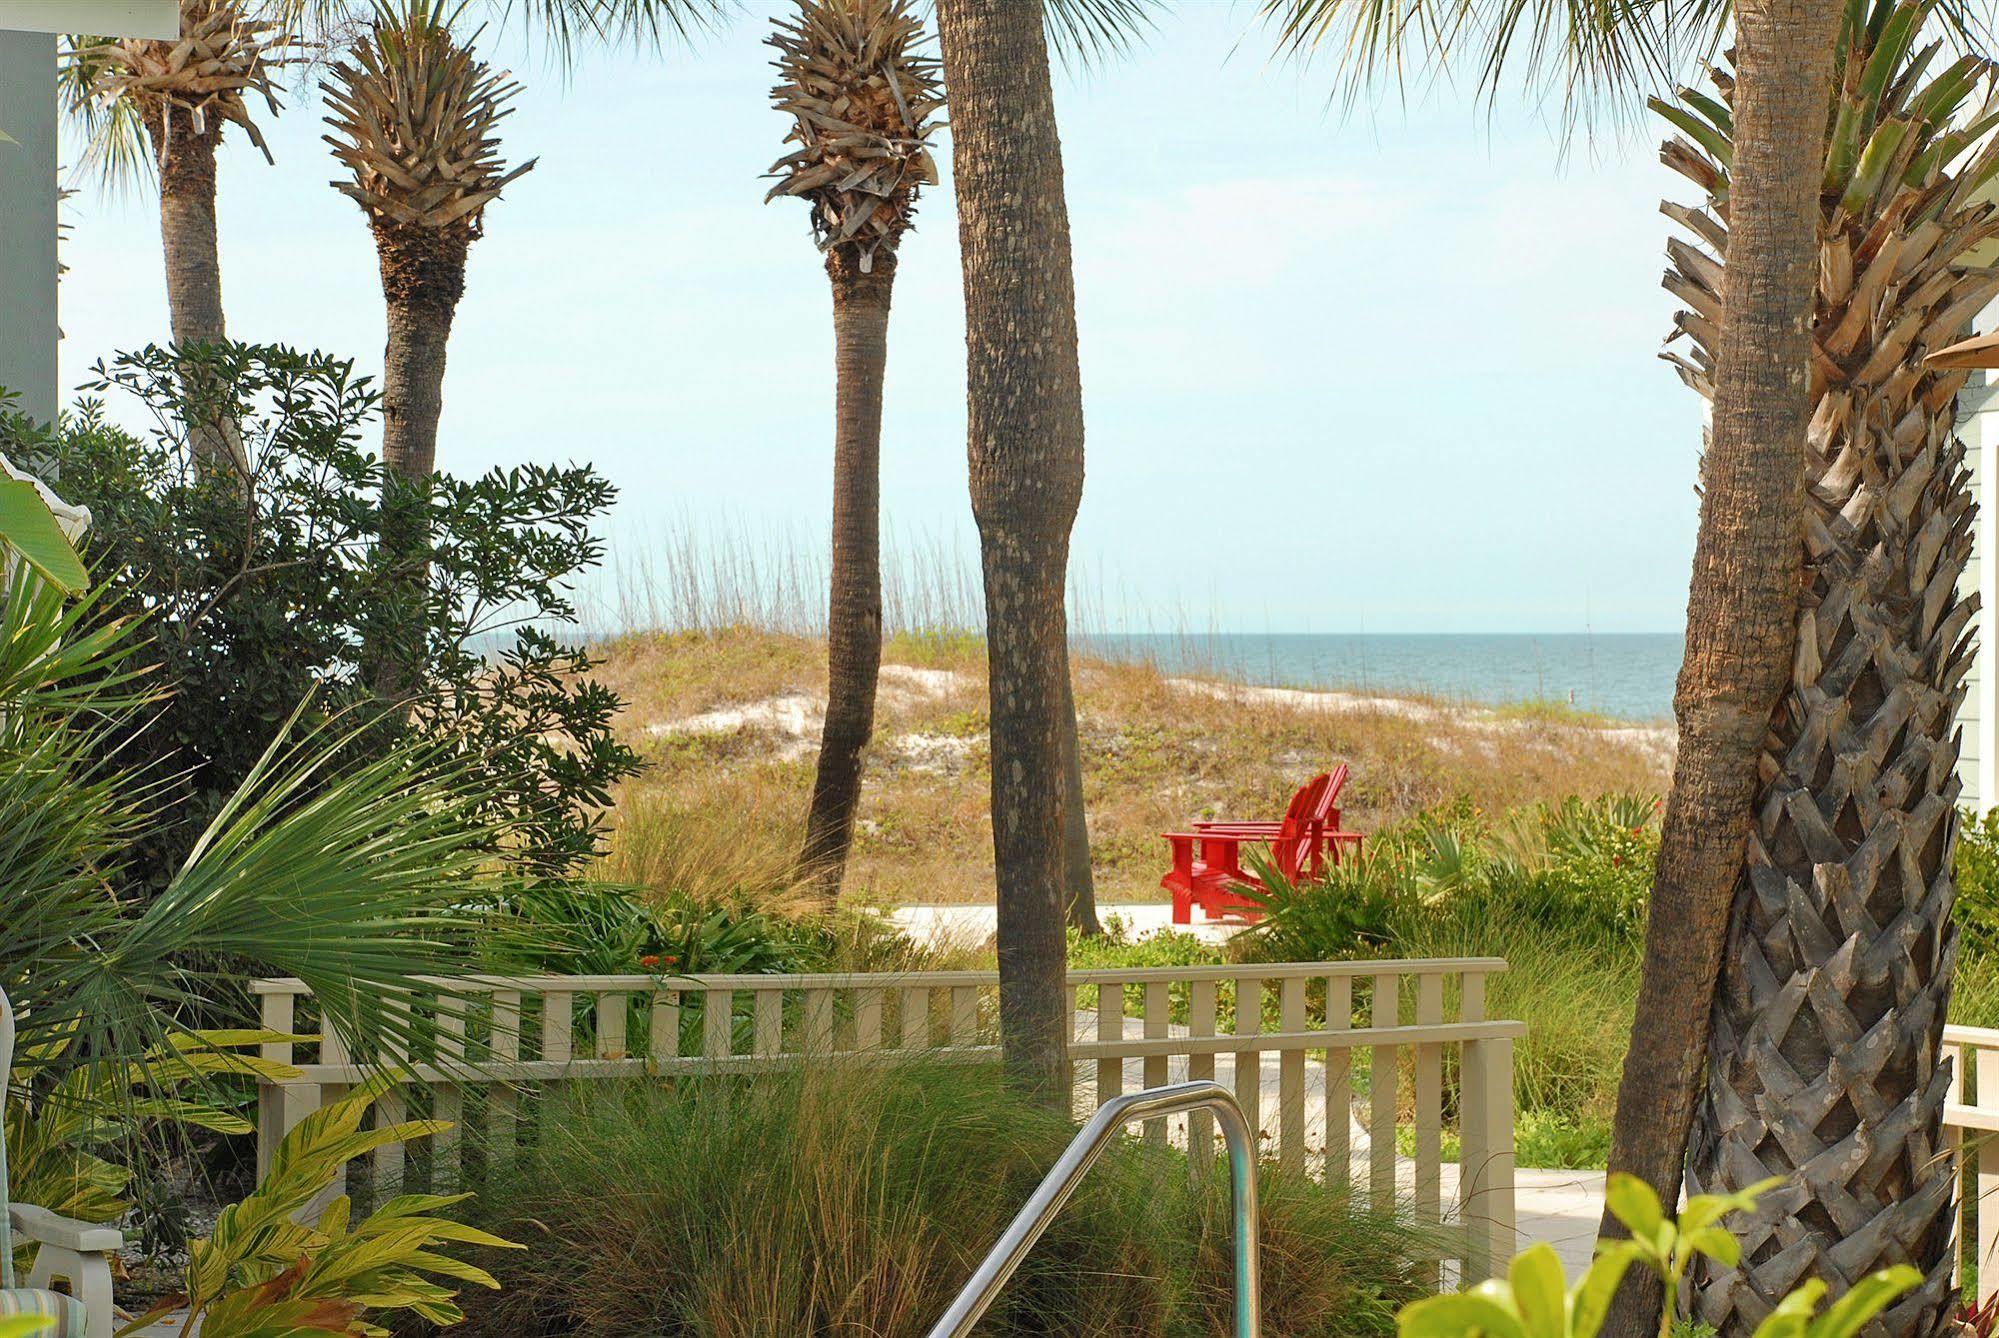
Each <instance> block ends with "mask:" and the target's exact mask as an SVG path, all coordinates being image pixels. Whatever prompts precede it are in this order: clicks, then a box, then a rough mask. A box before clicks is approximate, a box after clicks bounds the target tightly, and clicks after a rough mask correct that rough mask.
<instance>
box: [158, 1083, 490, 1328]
mask: <svg viewBox="0 0 1999 1338" xmlns="http://www.w3.org/2000/svg"><path fill="white" fill-rule="evenodd" d="M393 1085H394V1080H393V1079H392V1078H388V1077H378V1078H375V1079H371V1080H370V1081H369V1082H367V1083H366V1084H364V1085H363V1086H362V1087H361V1088H359V1089H358V1090H357V1091H355V1092H354V1093H353V1094H351V1095H349V1096H347V1097H344V1098H342V1099H341V1100H339V1101H336V1102H334V1103H333V1104H332V1105H329V1106H327V1107H325V1108H324V1109H321V1110H316V1111H314V1112H313V1113H312V1114H310V1115H308V1116H306V1117H305V1118H304V1119H303V1120H301V1121H300V1122H299V1124H298V1125H297V1127H295V1128H294V1129H293V1130H292V1131H291V1132H290V1133H288V1134H286V1135H285V1137H284V1141H283V1142H281V1143H280V1144H279V1145H278V1147H277V1149H276V1150H275V1152H274V1153H273V1154H272V1158H271V1169H270V1172H269V1173H268V1174H267V1175H266V1176H265V1177H264V1179H263V1181H262V1182H261V1183H260V1184H259V1185H258V1186H257V1188H256V1189H255V1190H254V1191H253V1192H252V1193H251V1194H250V1195H249V1196H248V1197H246V1198H244V1199H243V1201H242V1202H240V1203H235V1204H231V1205H230V1206H229V1207H227V1208H224V1209H223V1210H222V1212H221V1215H220V1216H218V1217H217V1218H216V1220H215V1227H214V1230H213V1231H211V1232H210V1233H209V1235H208V1236H207V1238H206V1239H203V1240H198V1241H196V1242H195V1243H194V1247H193V1249H192V1250H191V1251H190V1252H189V1255H188V1261H187V1271H186V1277H185V1284H186V1286H185V1290H184V1291H183V1292H182V1293H181V1294H180V1295H178V1296H171V1297H167V1298H166V1299H164V1300H163V1301H161V1302H160V1304H159V1306H158V1307H157V1308H156V1309H155V1310H154V1311H153V1313H152V1314H150V1315H148V1316H146V1317H145V1319H144V1320H141V1321H139V1324H140V1325H143V1324H144V1323H145V1321H146V1320H152V1319H157V1318H159V1317H160V1316H162V1315H164V1314H166V1313H167V1312H169V1311H170V1310H172V1309H174V1308H177V1307H181V1306H185V1307H186V1309H187V1316H186V1318H185V1319H184V1320H183V1321H181V1327H182V1331H183V1332H186V1333H192V1332H193V1331H194V1328H195V1325H196V1324H197V1323H199V1324H200V1325H201V1326H202V1328H203V1329H204V1330H205V1331H206V1332H208V1333H211V1334H216V1335H231V1334H236V1335H245V1336H246V1338H249V1336H252V1335H255V1336H258V1338H280V1336H281V1335H282V1336H283V1338H311V1336H312V1335H317V1334H326V1335H335V1336H336V1338H344V1336H346V1335H353V1336H354V1338H363V1336H364V1335H370V1334H381V1333H383V1332H385V1331H384V1330H382V1329H380V1328H379V1327H376V1326H375V1325H373V1324H371V1323H370V1322H369V1320H368V1318H367V1316H369V1315H370V1314H371V1313H372V1314H380V1313H383V1312H389V1311H406V1312H408V1313H409V1314H412V1315H415V1316H417V1317H419V1318H421V1319H424V1320H428V1321H430V1322H431V1323H433V1324H455V1323H457V1322H458V1321H459V1320H460V1319H462V1318H463V1317H464V1316H463V1314H462V1312H461V1311H460V1310H459V1308H458V1305H457V1301H456V1299H455V1295H454V1290H453V1288H451V1287H449V1286H446V1285H445V1284H443V1283H440V1282H435V1281H432V1280H431V1278H430V1277H429V1276H426V1275H433V1274H434V1275H435V1276H437V1277H440V1278H446V1279H449V1280H451V1281H454V1282H470V1283H474V1284H476V1285H478V1286H482V1287H493V1286H496V1285H497V1284H496V1283H495V1282H494V1281H493V1279H492V1277H491V1276H490V1275H489V1274H487V1273H486V1272H485V1270H483V1269H480V1268H477V1267H475V1266H474V1265H472V1264H469V1263H467V1262H465V1261H464V1260H462V1259H457V1258H453V1257H452V1256H451V1255H450V1254H449V1253H447V1251H449V1250H451V1249H452V1248H453V1247H455V1246H462V1245H477V1246H484V1247H487V1248H489V1249H519V1248H520V1247H519V1246H518V1245H515V1244H514V1243H513V1242H511V1241H506V1240H502V1239H501V1238H499V1237H498V1236H494V1235H492V1234H490V1233H488V1232H484V1231H480V1230H478V1229H477V1228H475V1227H470V1226H466V1225H464V1224H463V1223H461V1222H454V1221H452V1220H451V1219H449V1218H445V1217H440V1216H438V1215H437V1214H438V1213H439V1212H440V1211H442V1210H443V1209H446V1208H450V1207H452V1206H454V1205H456V1204H460V1203H463V1202H464V1201H465V1200H467V1199H469V1198H471V1197H472V1196H471V1195H470V1194H402V1195H397V1196H396V1197H394V1198H392V1199H390V1200H389V1201H388V1202H386V1203H384V1204H382V1205H381V1206H380V1207H379V1208H377V1209H375V1211H374V1212H372V1213H370V1214H369V1215H368V1216H367V1217H366V1218H364V1219H363V1220H361V1221H359V1222H356V1221H354V1220H352V1213H353V1203H352V1201H351V1200H349V1199H348V1197H347V1196H346V1195H345V1194H337V1195H335V1196H333V1198H332V1200H331V1201H330V1202H328V1203H327V1204H326V1206H325V1207H323V1208H321V1209H319V1211H318V1213H317V1215H316V1216H315V1217H314V1218H313V1219H312V1221H311V1222H310V1223H306V1222H301V1221H300V1220H298V1219H299V1217H300V1215H301V1214H303V1213H305V1212H306V1211H308V1210H309V1209H311V1208H312V1207H313V1205H314V1203H315V1201H317V1200H318V1199H319V1198H320V1196H321V1195H322V1194H324V1193H325V1192H326V1191H327V1189H328V1188H329V1187H330V1186H331V1185H332V1184H333V1181H334V1177H336V1176H337V1175H339V1173H340V1170H341V1168H342V1167H343V1166H345V1165H346V1164H347V1163H348V1161H350V1160H352V1159H353V1158H356V1157H363V1156H366V1155H367V1154H368V1153H369V1152H370V1151H372V1150H374V1149H375V1148H378V1147H383V1146H386V1145H388V1144H391V1143H404V1142H408V1141H410V1140H411V1139H416V1138H427V1137H430V1136H431V1135H433V1134H438V1133H442V1132H444V1131H445V1130H446V1129H449V1128H450V1127H451V1126H450V1124H449V1123H447V1122H444V1121H439V1120H407V1121H402V1122H398V1123H392V1124H379V1125H377V1126H376V1127H375V1128H372V1129H366V1130H364V1129H362V1128H361V1124H362V1121H363V1120H364V1119H365V1118H366V1117H367V1114H368V1111H369V1109H370V1108H371V1107H372V1106H373V1105H374V1104H375V1101H376V1099H377V1098H378V1097H380V1096H381V1095H382V1094H383V1093H384V1092H386V1091H388V1090H389V1089H390V1088H391V1087H392V1086H393Z"/></svg>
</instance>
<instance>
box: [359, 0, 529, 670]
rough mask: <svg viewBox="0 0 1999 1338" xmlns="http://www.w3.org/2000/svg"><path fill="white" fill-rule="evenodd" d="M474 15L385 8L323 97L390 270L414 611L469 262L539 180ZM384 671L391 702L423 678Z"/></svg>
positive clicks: (441, 8) (456, 9)
mask: <svg viewBox="0 0 1999 1338" xmlns="http://www.w3.org/2000/svg"><path fill="white" fill-rule="evenodd" d="M464 10H465V4H464V0H459V3H457V4H456V5H451V4H449V3H448V0H379V2H378V3H377V4H376V5H375V8H374V12H373V17H372V18H371V19H370V21H369V22H367V23H366V24H365V25H364V26H363V27H362V28H361V30H360V32H359V34H358V36H356V37H355V39H354V40H353V41H352V42H351V43H350V45H349V46H348V49H347V53H346V59H344V60H340V61H337V62H335V64H334V66H333V71H332V74H331V76H330V77H329V78H328V79H327V80H326V81H325V82H324V83H323V84H322V85H321V87H322V88H323V90H324V91H325V94H326V100H327V105H328V107H329V110H330V114H329V115H328V116H327V118H326V122H327V124H328V125H330V126H331V127H332V128H333V133H332V134H331V135H328V136H326V140H327V142H328V143H329V144H331V145H332V146H333V154H334V157H336V158H337V159H339V160H340V162H341V163H342V164H343V165H344V166H345V167H346V168H347V169H348V170H349V171H350V172H351V173H352V176H351V178H350V179H348V180H345V181H336V182H334V183H332V184H333V186H334V189H336V190H338V191H340V192H341V193H342V194H343V195H345V196H347V197H348V198H349V199H351V200H353V201H354V202H355V203H356V204H358V205H360V206H361V210H362V212H363V213H364V214H366V215H367V218H368V224H369V226H370V227H371V228H372V229H373V230H374V234H375V252H376V255H377V257H378V259H379V260H380V262H381V272H382V296H383V298H384V299H385V301H386V303H387V306H388V345H387V349H386V351H385V352H384V354H383V371H382V460H383V463H385V464H386V465H388V467H389V469H390V470H391V471H392V474H393V475H394V477H392V478H391V479H390V480H389V482H388V484H387V486H386V487H385V488H384V492H383V502H382V536H381V538H382V547H383V550H384V552H385V553H387V554H388V555H389V557H390V559H391V561H392V562H393V563H394V564H395V565H396V566H397V567H399V568H401V569H404V570H406V571H407V573H408V579H407V581H406V583H405V585H404V591H405V595H404V599H405V601H406V602H408V601H413V600H414V599H415V597H416V592H417V591H418V590H419V589H420V587H421V585H422V581H423V573H424V572H425V571H426V569H427V566H428V560H429V559H428V556H427V552H428V527H427V525H426V512H427V509H428V502H427V498H428V496H429V479H430V476H431V473H432V471H433V470H434V469H435V468H436V463H437V426H438V421H439V419H440V418H441V417H442V415H443V412H444V363H445V349H446V345H447V344H448V343H449V341H450V339H451V323H452V319H453V317H454V316H455V315H456V314H457V310H458V302H459V299H460V298H461V297H463V296H464V293H465V260H466V256H467V255H468V253H469V252H470V251H471V247H472V243H473V241H474V240H476V239H477V238H478V237H479V236H480V234H481V232H482V231H483V230H484V227H485V216H486V207H487V206H488V205H490V204H491V203H492V202H493V201H494V200H496V199H498V198H499V196H500V192H501V191H502V190H503V189H505V188H506V186H507V185H508V183H510V182H512V181H514V180H516V179H518V178H519V177H520V176H521V175H522V174H524V173H526V172H527V171H529V170H530V169H531V168H533V167H534V160H533V159H529V160H528V161H527V162H525V163H522V164H520V165H519V166H518V167H514V168H511V169H509V168H508V167H507V165H506V163H505V162H504V160H503V159H502V157H501V154H500V142H499V139H498V137H497V134H496V131H497V127H498V125H499V123H500V121H501V120H502V119H504V118H505V117H506V116H507V114H508V106H507V104H508V103H509V102H510V101H511V100H512V99H513V97H514V95H515V94H516V93H518V92H519V91H520V85H519V84H516V83H514V82H512V81H511V80H510V79H509V78H508V77H507V76H506V75H505V74H503V73H497V72H495V71H494V70H492V69H490V68H489V67H488V66H487V65H486V64H485V63H484V62H483V61H480V60H479V59H478V58H477V57H476V56H474V55H473V53H472V49H471V39H464V40H461V39H460V37H459V36H458V35H457V33H456V32H455V31H454V26H455V25H456V24H457V22H458V21H459V20H460V19H461V18H462V17H463V14H464ZM476 36H477V34H474V37H476ZM379 663H380V666H381V667H380V669H379V671H378V675H377V678H378V681H377V684H376V686H377V688H378V690H379V691H380V692H381V693H382V695H384V696H385V697H401V696H403V695H405V693H406V691H407V685H408V684H410V683H412V682H414V681H415V679H416V676H417V667H416V666H414V665H407V664H403V665H398V664H396V663H394V662H393V657H390V656H387V655H382V656H380V657H379Z"/></svg>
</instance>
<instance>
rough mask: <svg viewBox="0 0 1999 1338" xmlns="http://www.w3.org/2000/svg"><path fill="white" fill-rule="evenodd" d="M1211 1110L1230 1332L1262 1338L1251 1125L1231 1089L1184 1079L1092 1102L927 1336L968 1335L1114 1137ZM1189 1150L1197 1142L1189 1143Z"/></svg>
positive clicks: (1195, 1153)
mask: <svg viewBox="0 0 1999 1338" xmlns="http://www.w3.org/2000/svg"><path fill="white" fill-rule="evenodd" d="M1195 1110H1207V1111H1211V1112H1213V1114H1214V1116H1215V1123H1216V1124H1218V1125H1219V1126H1220V1127H1221V1131H1222V1137H1223V1140H1224V1141H1225V1142H1226V1143H1227V1144H1228V1150H1229V1182H1230V1195H1229V1197H1230V1204H1231V1207H1232V1209H1233V1215H1234V1219H1235V1241H1234V1244H1235V1338H1259V1334H1260V1330H1261V1327H1262V1322H1263V1303H1262V1293H1261V1291H1260V1290H1259V1278H1260V1273H1261V1266H1260V1263H1259V1258H1258V1249H1257V1215H1256V1132H1255V1130H1253V1129H1252V1128H1251V1127H1250V1124H1249V1120H1248V1119H1247V1118H1246V1117H1245V1116H1244V1115H1243V1112H1242V1107H1241V1106H1239V1105H1237V1104H1236V1099H1235V1096H1234V1094H1233V1093H1231V1092H1230V1091H1229V1090H1228V1088H1226V1087H1223V1086H1222V1085H1221V1084H1220V1083H1217V1082H1208V1081H1200V1082H1182V1083H1173V1084H1171V1085H1170V1086H1166V1087H1153V1088H1149V1089H1147V1090H1145V1091H1142V1092H1128V1093H1126V1094H1125V1095H1123V1096H1117V1097H1112V1098H1111V1099H1110V1100H1109V1101H1106V1102H1104V1104H1103V1105H1101V1106H1099V1107H1097V1113H1096V1114H1094V1115H1092V1116H1091V1117H1090V1118H1089V1121H1088V1122H1087V1123H1085V1124H1084V1125H1083V1127H1082V1129H1081V1130H1079V1131H1078V1132H1077V1134H1076V1136H1075V1138H1073V1139H1071V1140H1070V1142H1069V1146H1068V1147H1067V1148H1065V1149H1064V1150H1063V1152H1062V1155H1061V1156H1060V1157H1059V1158H1057V1159H1056V1162H1055V1165H1054V1166H1053V1167H1052V1168H1051V1169H1050V1170H1049V1172H1048V1174H1047V1175H1046V1176H1044V1177H1042V1181H1041V1183H1040V1184H1039V1185H1038V1186H1036V1187H1035V1190H1034V1193H1033V1194H1031V1195H1029V1196H1028V1200H1027V1202H1026V1203H1025V1204H1023V1205H1022V1206H1021V1209H1020V1211H1019V1213H1017V1214H1015V1216H1014V1219H1013V1221H1012V1222H1011V1223H1009V1224H1008V1226H1007V1229H1006V1230H1005V1231H1004V1232H1003V1233H1001V1235H1000V1238H999V1241H998V1242H997V1243H996V1244H995V1245H994V1246H993V1248H992V1249H991V1250H990V1251H989V1252H988V1253H987V1254H986V1257H985V1258H984V1259H982V1260H980V1261H979V1266H978V1267H977V1268H976V1269H974V1270H973V1272H972V1277H971V1280H970V1281H969V1282H967V1283H966V1284H965V1287H964V1290H962V1291H960V1292H959V1293H958V1295H957V1296H956V1297H955V1298H954V1299H953V1300H952V1302H951V1305H950V1308H949V1309H947V1310H945V1312H944V1314H943V1317H942V1318H940V1319H939V1320H938V1321H937V1322H936V1323H935V1324H933V1325H932V1326H931V1327H930V1332H929V1334H928V1336H927V1338H965V1335H967V1334H969V1333H971V1331H972V1326H973V1325H974V1324H977V1323H978V1322H979V1318H980V1317H981V1316H982V1315H984V1314H985V1313H986V1309H987V1307H988V1306H990V1305H992V1303H993V1299H994V1298H995V1297H997V1296H998V1295H999V1293H1000V1289H1001V1288H1003V1287H1005V1286H1006V1284H1007V1280H1008V1279H1010V1278H1011V1277H1012V1276H1013V1274H1014V1270H1015V1269H1017V1268H1019V1267H1020V1264H1021V1261H1022V1260H1023V1259H1025V1258H1026V1257H1027V1252H1028V1251H1029V1250H1031V1249H1033V1248H1034V1243H1035V1242H1036V1241H1038V1240H1040V1239H1041V1235H1042V1233H1043V1232H1044V1231H1046V1230H1047V1229H1048V1224H1049V1223H1050V1222H1052V1221H1054V1220H1055V1215H1056V1214H1057V1213H1059V1212H1061V1211H1062V1205H1063V1204H1065V1203H1067V1202H1068V1201H1069V1196H1070V1195H1071V1194H1073V1193H1075V1191H1076V1186H1077V1185H1078V1184H1080V1183H1081V1182H1082V1179H1083V1177H1084V1176H1085V1175H1087V1174H1088V1173H1089V1170H1090V1167H1092V1166H1093V1165H1095V1164H1096V1161H1097V1158H1098V1157H1100V1156H1102V1155H1103V1151H1104V1149H1105V1148H1107V1147H1109V1146H1110V1143H1111V1140H1112V1139H1114V1138H1116V1137H1117V1136H1118V1134H1119V1133H1120V1132H1121V1131H1122V1130H1123V1128H1124V1126H1125V1125H1127V1124H1130V1123H1132V1122H1133V1121H1135V1120H1147V1119H1157V1118H1160V1117H1162V1116H1166V1115H1178V1114H1181V1113H1183V1112H1187V1111H1195ZM1188 1152H1189V1154H1190V1155H1193V1156H1199V1155H1201V1152H1202V1149H1198V1148H1191V1147H1190V1148H1189V1149H1188Z"/></svg>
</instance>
